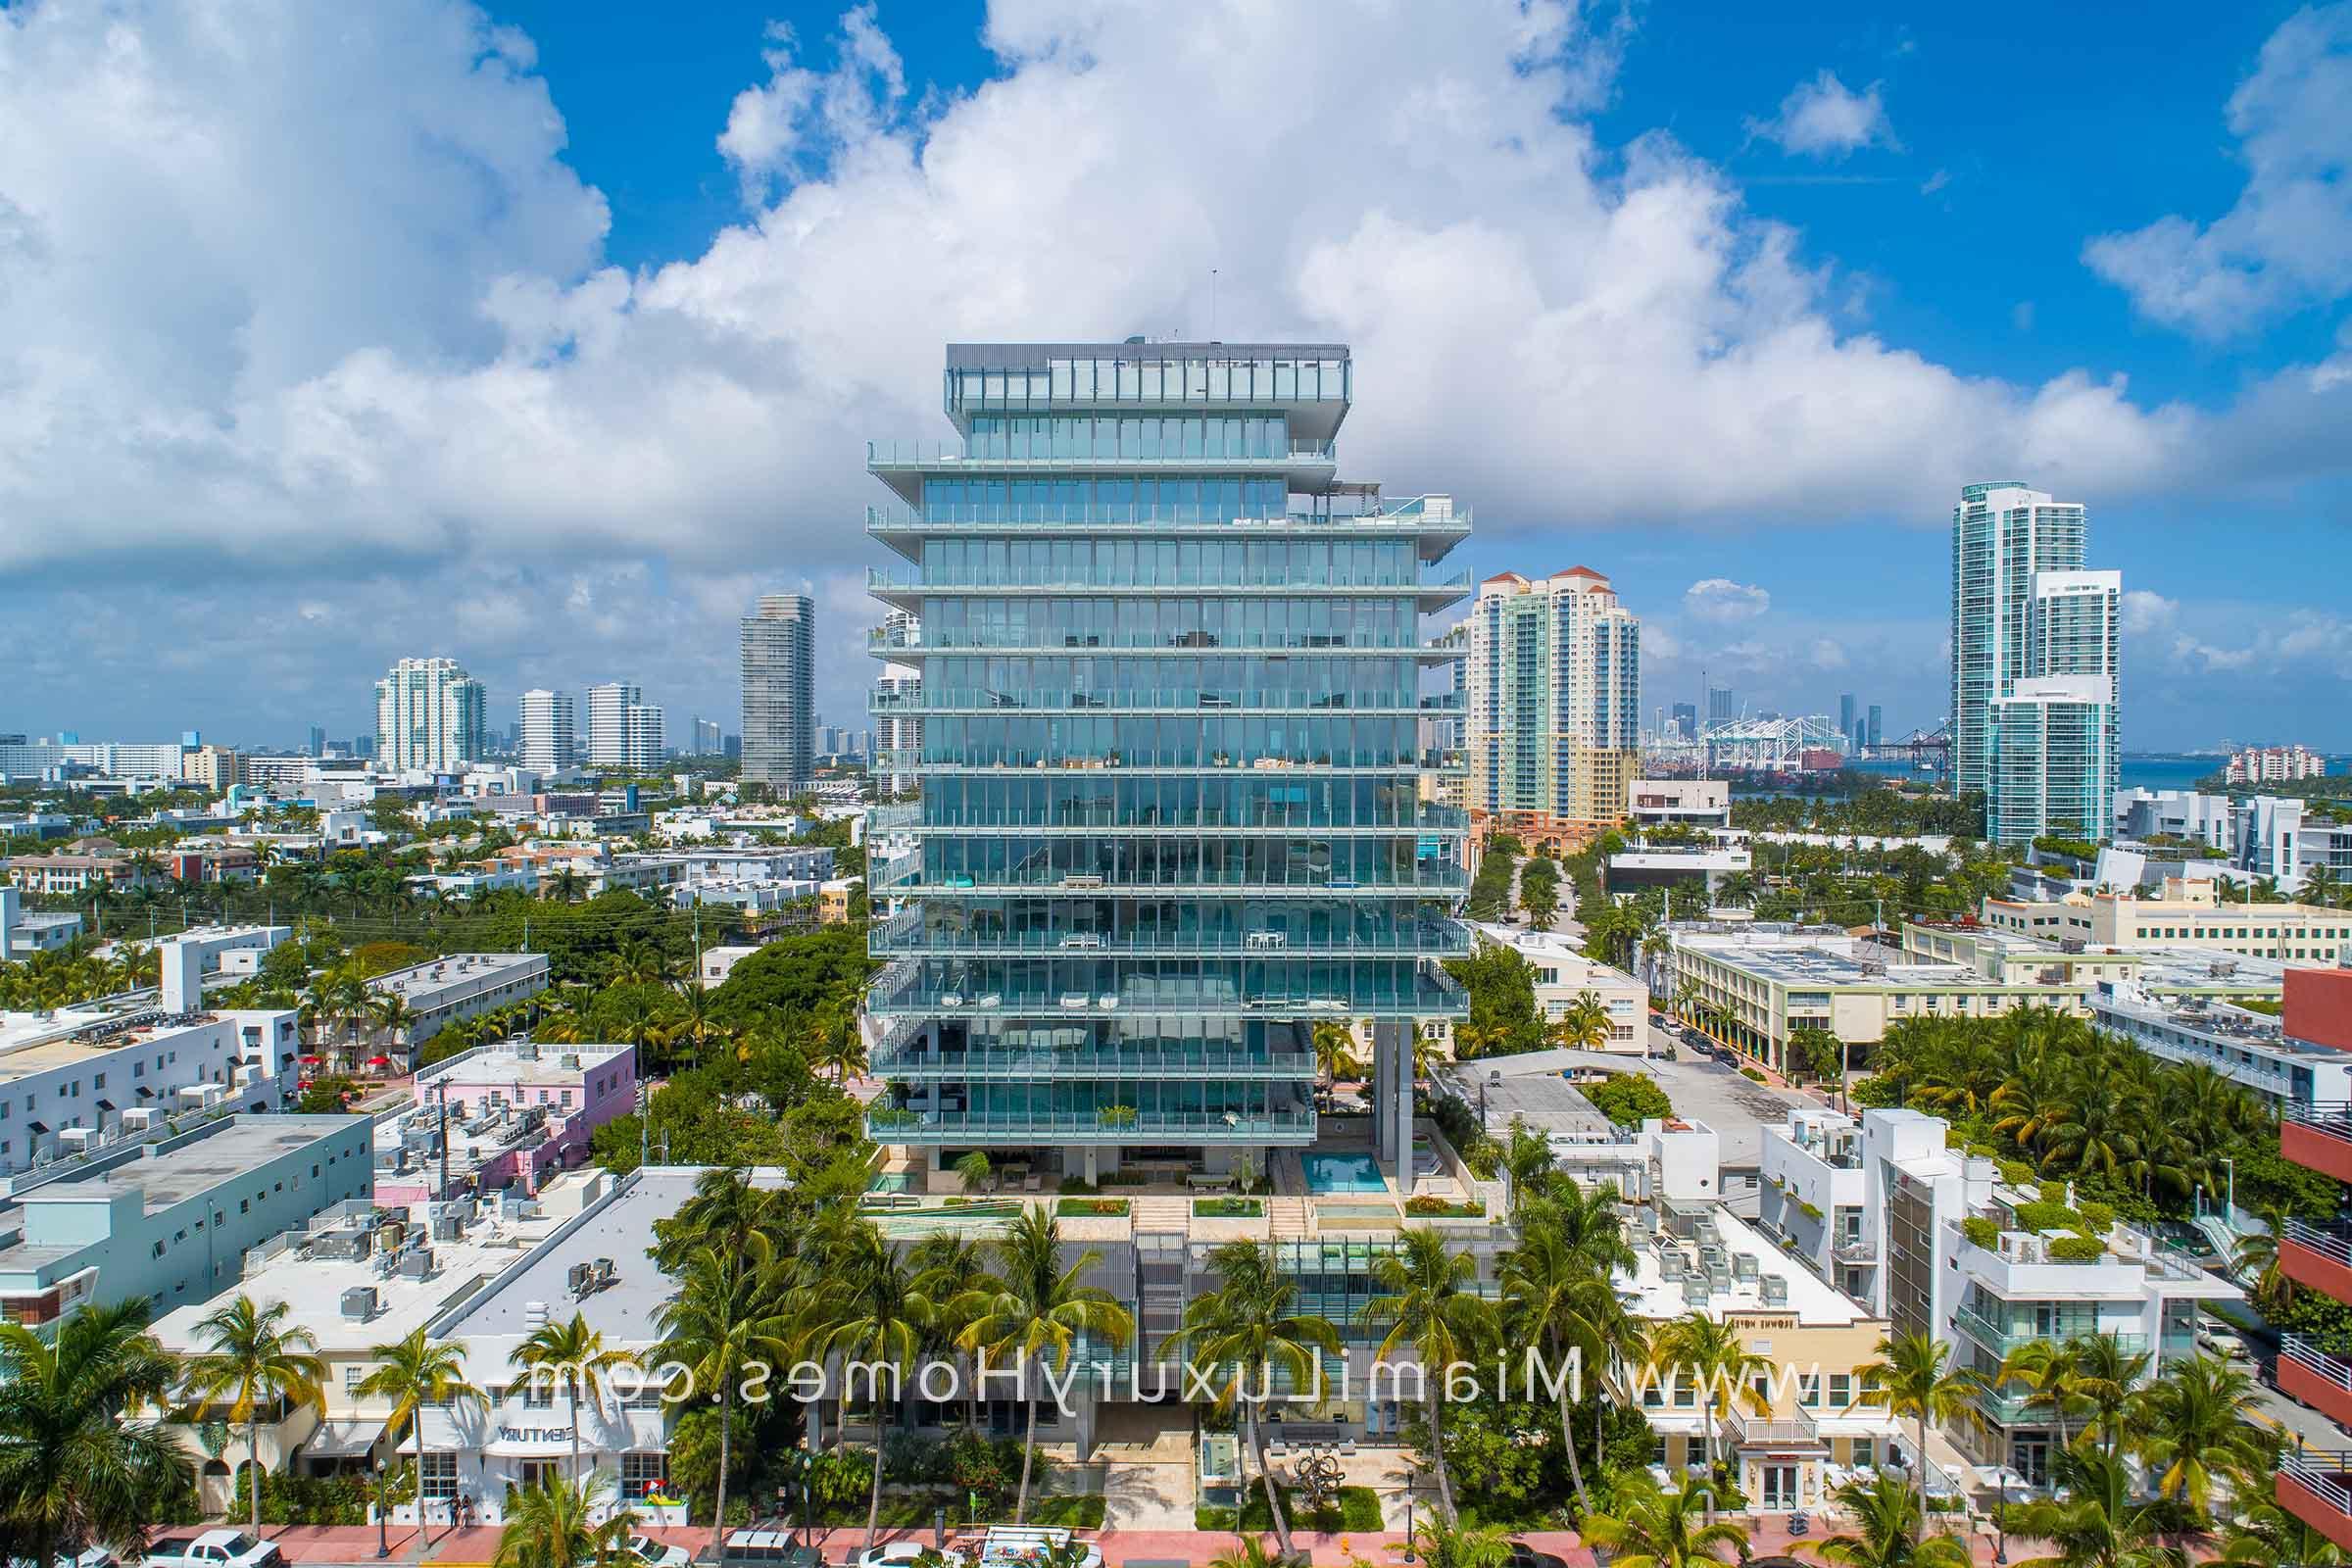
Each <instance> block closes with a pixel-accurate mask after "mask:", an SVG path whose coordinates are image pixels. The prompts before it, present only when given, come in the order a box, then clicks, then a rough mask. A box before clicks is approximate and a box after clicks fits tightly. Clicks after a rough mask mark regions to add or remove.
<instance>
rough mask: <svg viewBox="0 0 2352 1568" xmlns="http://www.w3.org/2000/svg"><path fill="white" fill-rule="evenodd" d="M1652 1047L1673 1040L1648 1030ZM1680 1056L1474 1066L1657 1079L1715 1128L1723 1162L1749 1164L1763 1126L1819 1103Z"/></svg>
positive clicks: (1594, 1056) (1501, 1060)
mask: <svg viewBox="0 0 2352 1568" xmlns="http://www.w3.org/2000/svg"><path fill="white" fill-rule="evenodd" d="M1650 1037H1651V1045H1652V1046H1653V1048H1655V1049H1659V1050H1663V1049H1664V1048H1665V1047H1666V1046H1667V1045H1668V1044H1670V1043H1673V1042H1672V1041H1671V1040H1670V1037H1669V1036H1668V1035H1667V1034H1666V1033H1665V1032H1664V1031H1663V1030H1656V1029H1653V1030H1651V1032H1650ZM1678 1050H1679V1051H1680V1055H1681V1059H1680V1060H1676V1061H1666V1060H1664V1059H1662V1058H1657V1057H1653V1058H1651V1059H1649V1060H1647V1061H1642V1060H1637V1059H1635V1058H1634V1057H1632V1056H1621V1055H1612V1054H1608V1053H1606V1052H1599V1051H1544V1052H1537V1053H1535V1054H1531V1055H1525V1056H1484V1057H1481V1058H1480V1059H1479V1060H1478V1062H1477V1063H1476V1065H1477V1066H1478V1067H1479V1068H1480V1069H1481V1070H1485V1071H1497V1072H1500V1073H1501V1074H1502V1075H1503V1076H1504V1077H1506V1078H1508V1077H1512V1076H1515V1075H1516V1074H1517V1073H1521V1072H1544V1073H1549V1072H1557V1071H1559V1070H1560V1069H1561V1068H1562V1067H1567V1066H1593V1067H1599V1068H1603V1069H1605V1070H1607V1071H1609V1072H1638V1073H1642V1074H1643V1075H1644V1076H1646V1077H1649V1078H1652V1079H1654V1080H1656V1082H1657V1085H1658V1087H1659V1088H1660V1089H1663V1090H1665V1091H1666V1098H1667V1099H1668V1100H1671V1101H1673V1102H1674V1108H1675V1112H1676V1114H1678V1115H1683V1116H1689V1117H1691V1119H1692V1120H1694V1121H1703V1122H1705V1123H1706V1124H1707V1125H1708V1126H1710V1127H1712V1128H1714V1129H1715V1135H1716V1137H1717V1138H1718V1140H1720V1142H1721V1146H1722V1152H1723V1163H1724V1164H1726V1165H1732V1166H1740V1165H1753V1164H1755V1162H1756V1161H1757V1159H1759V1158H1760V1157H1761V1156H1762V1154H1763V1150H1764V1135H1763V1130H1762V1129H1763V1127H1764V1125H1765V1124H1766V1123H1768V1122H1770V1123H1774V1124H1778V1123H1779V1122H1781V1121H1783V1120H1785V1119H1786V1118H1787V1116H1788V1114H1789V1108H1790V1107H1791V1106H1797V1105H1819V1104H1820V1102H1819V1101H1817V1100H1814V1099H1813V1098H1812V1097H1810V1096H1808V1095H1802V1094H1798V1093H1797V1092H1796V1091H1794V1090H1791V1089H1775V1088H1773V1087H1772V1086H1770V1085H1768V1084H1760V1083H1757V1082H1756V1081H1755V1080H1754V1079H1752V1078H1749V1077H1746V1076H1744V1075H1742V1074H1741V1073H1740V1069H1739V1068H1737V1067H1733V1066H1728V1065H1726V1064H1725V1063H1723V1062H1720V1061H1709V1060H1707V1059H1705V1058H1703V1057H1701V1056H1699V1055H1697V1054H1694V1053H1692V1052H1691V1050H1689V1049H1688V1048H1684V1047H1678Z"/></svg>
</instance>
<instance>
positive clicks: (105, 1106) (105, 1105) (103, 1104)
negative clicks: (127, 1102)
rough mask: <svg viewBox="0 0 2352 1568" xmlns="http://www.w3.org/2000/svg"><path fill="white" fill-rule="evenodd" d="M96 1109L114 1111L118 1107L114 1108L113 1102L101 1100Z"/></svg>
mask: <svg viewBox="0 0 2352 1568" xmlns="http://www.w3.org/2000/svg"><path fill="white" fill-rule="evenodd" d="M98 1108H99V1109H100V1110H114V1109H117V1108H118V1107H117V1106H116V1104H115V1103H114V1102H113V1101H111V1100H101V1101H99V1102H98Z"/></svg>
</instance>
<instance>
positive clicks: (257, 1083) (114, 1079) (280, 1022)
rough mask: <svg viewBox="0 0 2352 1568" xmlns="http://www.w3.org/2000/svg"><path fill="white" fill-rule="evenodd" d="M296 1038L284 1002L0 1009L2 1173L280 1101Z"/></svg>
mask: <svg viewBox="0 0 2352 1568" xmlns="http://www.w3.org/2000/svg"><path fill="white" fill-rule="evenodd" d="M300 1041H301V1026H300V1014H298V1013H297V1012H295V1011H294V1010H293V1009H292V1008H281V1007H269V1008H249V1009H237V1010H223V1011H220V1012H195V1013H184V1014H172V1013H167V1012H165V1011H164V1010H163V1009H161V1008H159V1007H157V1006H155V1005H153V1004H140V1003H112V1004H102V1005H91V1006H84V1007H72V1008H66V1009H63V1010H60V1011H55V1012H50V1013H28V1012H0V1176H8V1177H14V1176H16V1175H19V1174H21V1173H24V1172H26V1171H31V1170H33V1169H34V1168H36V1167H40V1166H46V1165H48V1164H50V1163H51V1162H53V1161H57V1160H61V1159H67V1158H71V1157H73V1156H75V1155H82V1154H92V1153H98V1152H105V1151H107V1150H110V1149H113V1148H115V1147H117V1146H119V1145H120V1146H127V1145H130V1144H136V1143H138V1142H140V1141H142V1140H144V1139H146V1138H148V1137H150V1136H153V1135H155V1134H156V1133H158V1132H159V1131H160V1130H161V1129H162V1128H163V1127H164V1126H165V1125H166V1124H167V1123H169V1122H171V1121H172V1119H173V1118H175V1117H184V1116H189V1115H195V1114H202V1113H207V1112H214V1111H219V1110H223V1109H228V1108H242V1109H245V1110H253V1111H270V1110H276V1109H278V1108H279V1107H280V1105H281V1104H283V1103H284V1094H283V1091H284V1085H285V1083H286V1081H287V1079H286V1075H287V1074H288V1073H289V1072H290V1071H291V1069H292V1068H293V1066H294V1061H295V1057H296V1056H297V1055H298V1054H300V1052H301V1049H302V1048H301V1044H300Z"/></svg>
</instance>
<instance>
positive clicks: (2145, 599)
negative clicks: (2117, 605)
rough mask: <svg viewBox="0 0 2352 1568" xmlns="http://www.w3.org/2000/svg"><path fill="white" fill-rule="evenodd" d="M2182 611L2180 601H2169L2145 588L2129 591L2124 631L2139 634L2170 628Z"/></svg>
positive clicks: (2124, 612)
mask: <svg viewBox="0 0 2352 1568" xmlns="http://www.w3.org/2000/svg"><path fill="white" fill-rule="evenodd" d="M2179 612H2180V604H2179V602H2178V601H2175V600H2171V599H2167V598H2165V597H2164V595H2162V594H2160V593H2154V592H2151V591H2150V590H2148V589H2145V588H2131V589H2128V590H2126V591H2125V594H2124V601H2123V615H2124V630H2125V631H2126V632H2127V633H2131V634H2137V633H2140V632H2150V631H2154V630H2156V629H2157V628H2158V627H2160V626H2169V625H2171V624H2172V620H2173V616H2174V615H2175V614H2177V613H2179Z"/></svg>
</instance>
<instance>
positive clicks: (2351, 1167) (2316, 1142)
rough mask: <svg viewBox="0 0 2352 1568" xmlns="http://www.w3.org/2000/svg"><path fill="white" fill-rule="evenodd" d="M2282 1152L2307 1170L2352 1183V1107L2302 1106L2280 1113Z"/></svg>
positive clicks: (2284, 1109)
mask: <svg viewBox="0 0 2352 1568" xmlns="http://www.w3.org/2000/svg"><path fill="white" fill-rule="evenodd" d="M2278 1152H2279V1153H2281V1154H2283V1155H2285V1156H2286V1157H2287V1158H2288V1159H2290V1160H2293V1161H2294V1162H2295V1163H2296V1164H2298V1165H2301V1166H2302V1167H2304V1168H2305V1169H2306V1170H2316V1171H2318V1172H2319V1173H2320V1174H2322V1175H2323V1176H2332V1177H2333V1178H2335V1179H2336V1180H2337V1181H2339V1182H2352V1105H2345V1104H2343V1103H2340V1102H2333V1103H2318V1104H2309V1105H2301V1104H2295V1103H2292V1102H2289V1103H2287V1105H2286V1106H2285V1107H2284V1108H2283V1109H2282V1110H2280V1112H2279V1113H2278Z"/></svg>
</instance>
